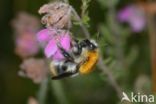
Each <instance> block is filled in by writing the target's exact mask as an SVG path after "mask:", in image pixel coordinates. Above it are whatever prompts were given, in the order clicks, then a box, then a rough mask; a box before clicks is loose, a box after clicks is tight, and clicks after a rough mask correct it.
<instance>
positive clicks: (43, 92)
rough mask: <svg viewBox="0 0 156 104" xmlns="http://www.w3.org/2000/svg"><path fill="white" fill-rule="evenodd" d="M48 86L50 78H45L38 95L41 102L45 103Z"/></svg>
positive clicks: (40, 103) (41, 103)
mask: <svg viewBox="0 0 156 104" xmlns="http://www.w3.org/2000/svg"><path fill="white" fill-rule="evenodd" d="M47 88H48V78H46V79H45V80H43V81H42V83H41V85H40V89H39V92H38V96H37V97H38V100H39V104H45V101H46V94H47Z"/></svg>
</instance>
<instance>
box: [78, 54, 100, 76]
mask: <svg viewBox="0 0 156 104" xmlns="http://www.w3.org/2000/svg"><path fill="white" fill-rule="evenodd" d="M87 54H88V57H87V60H86V61H85V62H84V63H83V64H82V65H81V67H80V69H79V72H80V73H81V74H88V73H90V72H91V71H92V70H94V68H93V67H94V66H95V64H96V63H97V60H98V58H99V54H98V52H97V51H89V52H88V53H87Z"/></svg>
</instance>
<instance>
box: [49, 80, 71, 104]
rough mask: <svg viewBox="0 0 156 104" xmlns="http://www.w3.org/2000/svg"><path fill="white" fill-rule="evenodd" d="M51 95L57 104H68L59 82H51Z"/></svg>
mask: <svg viewBox="0 0 156 104" xmlns="http://www.w3.org/2000/svg"><path fill="white" fill-rule="evenodd" d="M51 87H52V89H53V90H52V93H54V95H55V96H56V99H57V102H58V103H59V104H69V103H68V101H67V100H66V96H65V94H64V91H63V87H62V83H61V82H60V81H51Z"/></svg>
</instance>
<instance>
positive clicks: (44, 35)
mask: <svg viewBox="0 0 156 104" xmlns="http://www.w3.org/2000/svg"><path fill="white" fill-rule="evenodd" d="M48 33H49V30H48V29H43V30H41V31H39V32H38V33H37V39H38V41H39V42H45V41H46V42H47V41H48V40H49V39H50V35H49V34H48Z"/></svg>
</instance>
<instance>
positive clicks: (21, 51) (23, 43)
mask: <svg viewBox="0 0 156 104" xmlns="http://www.w3.org/2000/svg"><path fill="white" fill-rule="evenodd" d="M15 45H16V48H15V52H16V54H17V55H19V56H20V57H22V58H26V57H29V56H33V55H35V54H37V53H38V50H39V45H38V42H37V39H36V36H35V35H34V34H30V33H23V34H21V35H17V37H16V42H15Z"/></svg>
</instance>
